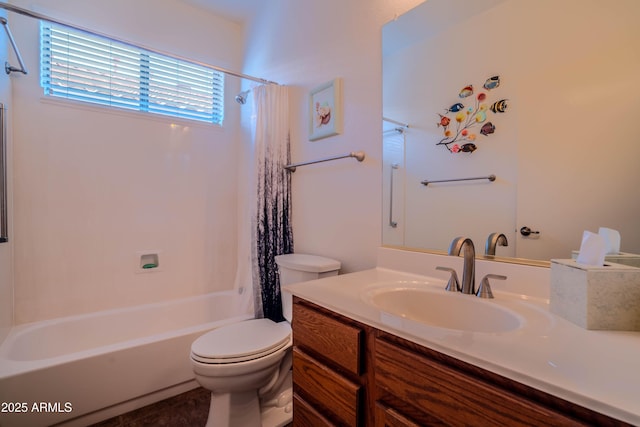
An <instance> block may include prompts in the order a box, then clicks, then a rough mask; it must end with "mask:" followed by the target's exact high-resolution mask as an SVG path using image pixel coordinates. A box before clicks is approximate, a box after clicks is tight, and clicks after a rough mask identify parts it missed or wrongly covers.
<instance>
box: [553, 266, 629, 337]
mask: <svg viewBox="0 0 640 427" xmlns="http://www.w3.org/2000/svg"><path fill="white" fill-rule="evenodd" d="M549 309H550V310H551V312H552V313H554V314H557V315H558V316H561V317H564V318H565V319H567V320H569V321H571V322H573V323H575V324H576V325H578V326H581V327H583V328H585V329H598V330H611V331H640V269H639V268H634V267H630V266H627V265H621V264H614V263H606V264H605V265H604V266H602V267H596V266H588V265H583V264H578V263H577V262H576V261H575V260H573V259H552V260H551V294H550V296H549Z"/></svg>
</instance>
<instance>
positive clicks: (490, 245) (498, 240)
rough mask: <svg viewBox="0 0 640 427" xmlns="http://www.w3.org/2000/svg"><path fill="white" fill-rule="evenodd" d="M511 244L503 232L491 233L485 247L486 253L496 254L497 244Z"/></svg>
mask: <svg viewBox="0 0 640 427" xmlns="http://www.w3.org/2000/svg"><path fill="white" fill-rule="evenodd" d="M498 245H500V246H509V242H508V241H507V236H505V235H504V234H502V233H491V234H489V237H487V244H486V245H485V247H484V254H485V255H495V254H496V246H498Z"/></svg>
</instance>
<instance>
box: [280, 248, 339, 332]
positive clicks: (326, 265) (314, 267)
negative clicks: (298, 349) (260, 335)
mask: <svg viewBox="0 0 640 427" xmlns="http://www.w3.org/2000/svg"><path fill="white" fill-rule="evenodd" d="M276 264H278V273H279V274H280V286H285V285H290V284H292V283H298V282H306V281H309V280H315V279H322V278H323V277H329V276H335V275H336V274H338V270H340V261H336V260H335V259H331V258H325V257H321V256H318V255H308V254H286V255H278V256H276ZM282 311H283V315H284V318H285V319H287V320H288V321H289V322H291V316H292V311H293V297H292V295H291V294H290V293H288V292H282Z"/></svg>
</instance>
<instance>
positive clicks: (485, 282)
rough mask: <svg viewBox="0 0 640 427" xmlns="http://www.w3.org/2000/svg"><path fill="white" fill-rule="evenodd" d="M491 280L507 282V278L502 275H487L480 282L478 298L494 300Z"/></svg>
mask: <svg viewBox="0 0 640 427" xmlns="http://www.w3.org/2000/svg"><path fill="white" fill-rule="evenodd" d="M489 279H496V280H507V276H503V275H501V274H487V275H486V276H484V277H483V278H482V280H481V281H480V286H479V287H478V292H476V296H477V297H480V298H493V292H491V285H489Z"/></svg>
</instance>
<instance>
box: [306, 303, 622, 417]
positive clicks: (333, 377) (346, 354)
mask: <svg viewBox="0 0 640 427" xmlns="http://www.w3.org/2000/svg"><path fill="white" fill-rule="evenodd" d="M293 316H294V317H293V340H294V341H293V343H294V350H293V383H294V412H293V420H294V421H293V424H294V426H304V427H308V426H328V425H345V426H350V427H351V426H375V427H416V426H425V425H429V426H437V425H448V426H469V425H487V426H488V425H492V426H493V425H501V426H507V425H508V426H525V425H526V426H545V427H546V426H551V425H553V426H594V425H598V426H627V425H629V424H626V423H623V422H620V421H618V420H615V419H612V418H609V417H607V416H605V415H602V414H600V413H597V412H594V411H592V410H590V409H587V408H584V407H581V406H578V405H575V404H573V403H571V402H567V401H565V400H563V399H560V398H557V397H555V396H552V395H550V394H548V393H545V392H542V391H539V390H536V389H533V388H531V387H529V386H526V385H524V384H521V383H518V382H516V381H513V380H510V379H508V378H505V377H503V376H500V375H497V374H494V373H492V372H489V371H486V370H484V369H481V368H478V367H476V366H474V365H471V364H469V363H466V362H463V361H460V360H458V359H455V358H453V357H450V356H447V355H445V354H443V353H440V352H437V351H434V350H431V349H429V348H426V347H423V346H421V345H418V344H415V343H413V342H410V341H407V340H404V339H402V338H399V337H397V336H395V335H392V334H389V333H386V332H383V331H380V330H377V329H375V328H372V327H369V326H366V325H363V324H360V323H358V322H355V321H353V320H351V319H349V318H347V317H344V316H342V315H338V314H336V313H333V312H331V311H329V310H326V309H324V308H321V307H318V306H317V305H314V304H311V303H308V302H306V301H304V300H302V299H299V298H294V314H293Z"/></svg>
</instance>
